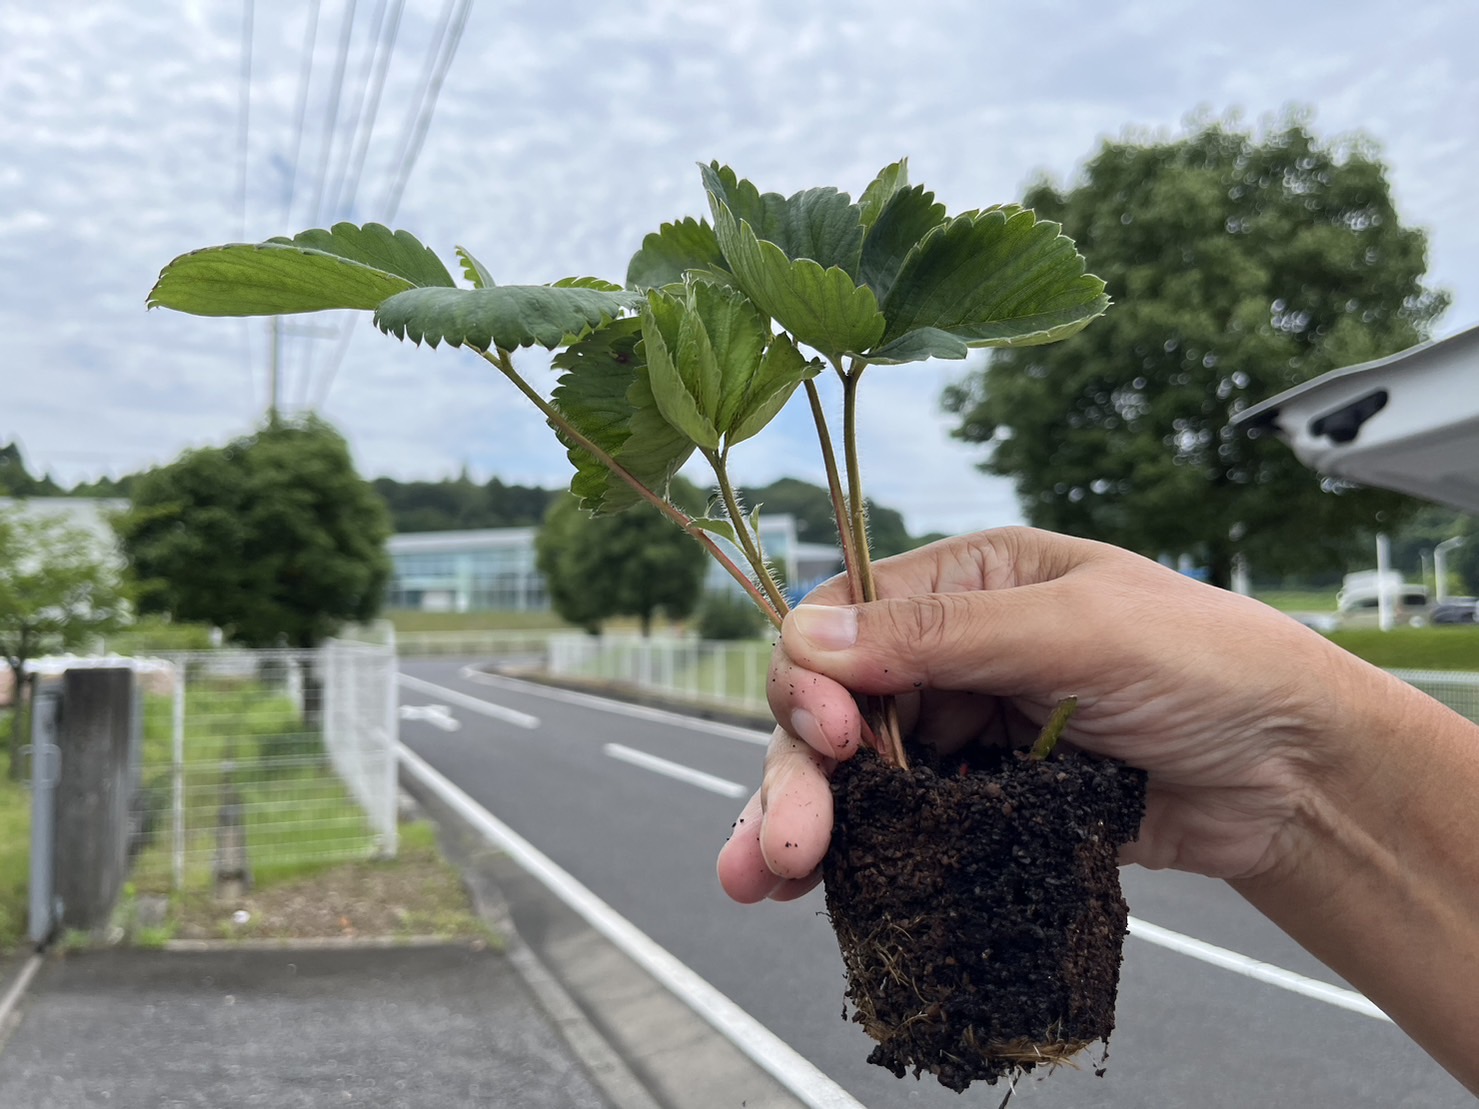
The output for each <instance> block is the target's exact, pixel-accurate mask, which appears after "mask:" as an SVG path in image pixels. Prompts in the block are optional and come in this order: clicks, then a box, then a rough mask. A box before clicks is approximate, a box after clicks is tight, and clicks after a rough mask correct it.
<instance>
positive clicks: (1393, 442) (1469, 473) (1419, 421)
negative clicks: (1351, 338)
mask: <svg viewBox="0 0 1479 1109" xmlns="http://www.w3.org/2000/svg"><path fill="white" fill-rule="evenodd" d="M1232 422H1233V425H1234V426H1235V427H1241V428H1243V429H1244V430H1247V431H1258V432H1264V433H1267V432H1272V433H1273V434H1275V435H1277V436H1278V437H1279V438H1280V439H1283V440H1284V441H1285V442H1286V443H1288V444H1289V445H1290V446H1291V447H1292V448H1293V449H1294V453H1295V454H1296V455H1297V456H1298V457H1299V460H1300V461H1301V462H1303V463H1304V464H1305V465H1307V466H1309V467H1311V468H1312V469H1315V470H1318V471H1319V472H1320V473H1322V474H1328V475H1329V476H1331V477H1338V478H1346V479H1348V480H1350V481H1354V482H1358V483H1359V484H1361V485H1371V486H1375V487H1377V488H1379V489H1394V490H1396V491H1398V492H1400V493H1410V494H1411V495H1413V496H1415V497H1421V498H1423V499H1424V500H1429V501H1436V502H1437V503H1439V504H1446V505H1450V506H1452V507H1454V508H1457V509H1460V510H1462V511H1464V512H1479V327H1470V328H1468V329H1467V330H1465V331H1460V332H1459V333H1457V334H1456V335H1450V336H1448V337H1447V338H1444V339H1438V340H1435V341H1433V342H1430V343H1424V344H1422V345H1421V346H1416V347H1413V348H1412V349H1410V350H1404V351H1402V352H1401V353H1400V354H1394V355H1391V356H1390V357H1388V358H1380V359H1377V360H1376V361H1375V362H1363V363H1361V364H1360V365H1358V366H1348V367H1346V368H1345V369H1341V370H1334V371H1332V372H1330V373H1327V374H1323V375H1321V376H1320V377H1317V378H1313V379H1312V380H1310V381H1306V382H1304V383H1303V384H1302V385H1296V386H1295V387H1294V388H1293V389H1288V390H1286V391H1285V392H1282V393H1280V394H1279V395H1278V396H1276V397H1272V398H1270V399H1269V400H1266V401H1264V402H1263V403H1262V404H1256V405H1254V406H1253V407H1252V408H1249V409H1247V410H1246V411H1244V412H1240V413H1239V414H1238V415H1237V416H1235V417H1233V421H1232Z"/></svg>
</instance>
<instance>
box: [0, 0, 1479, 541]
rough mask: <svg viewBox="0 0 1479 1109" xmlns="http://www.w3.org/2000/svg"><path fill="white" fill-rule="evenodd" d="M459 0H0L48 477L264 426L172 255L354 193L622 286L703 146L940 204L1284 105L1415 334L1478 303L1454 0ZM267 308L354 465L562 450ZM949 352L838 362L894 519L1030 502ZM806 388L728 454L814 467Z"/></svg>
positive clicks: (382, 212) (733, 161)
mask: <svg viewBox="0 0 1479 1109" xmlns="http://www.w3.org/2000/svg"><path fill="white" fill-rule="evenodd" d="M465 2H466V0H421V2H417V0H406V2H405V3H404V4H402V3H401V2H400V0H291V2H288V0H250V2H243V0H150V2H149V3H147V4H141V3H124V2H121V0H95V2H89V0H59V2H57V3H54V4H47V5H41V4H36V3H33V2H31V0H0V441H5V440H11V439H13V440H16V441H18V442H19V443H20V444H21V446H22V448H23V450H24V451H25V454H26V457H27V459H28V462H29V463H30V466H31V469H32V471H33V472H38V471H45V472H49V473H50V474H51V475H52V476H54V477H55V478H57V480H59V481H61V482H63V483H64V484H67V485H70V484H72V483H74V482H77V481H80V480H85V479H90V478H94V477H97V476H100V475H105V474H106V475H111V476H115V477H116V476H121V475H123V474H125V473H129V472H132V471H137V470H140V469H144V468H147V467H149V466H152V465H158V464H162V463H165V462H168V461H170V460H171V459H172V458H174V457H175V456H176V455H177V454H178V453H179V452H180V451H182V450H184V449H186V448H189V447H195V446H203V445H209V444H220V443H224V442H225V441H227V440H228V439H230V438H232V437H235V436H237V435H241V434H244V433H247V432H249V431H250V430H251V429H252V428H253V427H255V426H257V425H258V424H259V423H260V421H261V420H262V418H263V414H264V412H265V411H266V408H267V405H268V401H269V385H268V382H269V377H270V373H269V365H270V362H271V343H270V341H269V338H268V336H269V332H268V329H267V325H266V324H265V323H264V322H263V321H259V320H250V321H242V320H231V319H197V318H194V317H190V316H185V315H181V314H178V313H174V312H170V311H167V310H155V311H148V312H146V311H145V307H144V302H145V298H146V296H147V293H148V291H149V288H150V287H151V285H152V284H153V282H154V279H155V277H156V276H157V274H158V272H159V270H160V268H161V267H162V266H163V265H164V264H165V263H167V262H168V261H169V260H170V259H172V258H174V257H175V256H177V255H179V254H181V253H183V252H185V251H188V250H192V249H195V248H198V247H202V246H207V245H214V244H219V243H225V242H239V241H259V240H261V239H265V238H268V237H270V236H273V235H280V234H292V233H295V232H297V231H300V230H303V229H305V228H308V227H317V226H327V225H328V224H330V223H333V222H336V221H338V220H340V219H349V220H351V221H353V222H356V223H363V222H368V221H371V220H374V221H377V222H386V223H389V224H390V225H391V226H393V227H396V228H404V229H406V230H408V231H411V232H412V233H413V234H415V235H416V236H417V237H418V238H419V239H421V241H422V242H424V243H426V244H427V245H428V246H430V247H431V248H432V249H433V250H435V251H436V253H437V254H438V255H440V256H441V257H442V258H443V260H444V261H446V262H447V263H448V265H449V268H452V269H453V271H454V272H456V263H455V256H454V254H453V250H454V247H455V246H457V245H463V246H466V247H467V248H468V249H469V250H470V251H471V252H472V253H473V254H475V255H476V256H477V257H478V258H479V259H480V260H481V261H482V262H483V263H484V264H485V265H487V266H488V267H489V269H490V270H492V271H493V274H494V277H495V278H496V279H497V280H498V281H499V282H500V283H506V284H527V283H537V282H545V281H552V280H555V279H557V278H560V277H564V276H569V275H575V274H592V275H596V276H602V277H608V278H613V279H616V280H621V279H622V278H623V277H624V275H625V272H626V264H627V261H628V259H629V258H630V256H631V254H632V253H633V252H634V251H635V250H636V249H637V248H638V246H639V245H640V244H641V240H642V237H643V235H645V234H646V233H647V232H649V231H652V230H655V229H656V228H657V227H658V225H659V224H661V223H662V222H664V221H668V220H673V219H677V218H680V217H682V216H687V215H691V216H701V215H705V214H706V211H707V209H706V205H705V201H704V194H703V190H702V187H701V185H700V182H699V175H698V170H697V166H696V163H698V162H700V161H703V162H707V161H709V160H712V159H718V160H720V161H722V162H725V163H727V164H729V165H731V166H733V167H734V168H735V169H736V170H737V171H738V172H739V173H740V174H741V176H744V177H748V178H749V179H750V180H752V181H754V182H755V183H756V184H757V185H759V186H760V188H761V189H762V190H768V191H775V192H781V193H786V194H789V193H791V192H794V191H796V190H798V189H802V188H808V187H811V186H815V185H835V186H837V187H839V188H841V189H844V190H845V191H848V192H850V193H852V194H853V195H854V196H856V195H857V194H858V193H860V192H861V190H862V189H863V187H864V186H865V185H866V184H867V183H868V181H869V180H871V179H872V177H873V175H874V174H875V173H876V172H877V170H878V169H879V168H881V167H882V166H884V165H886V164H888V163H890V162H892V161H895V160H896V159H898V158H899V157H902V156H907V157H908V159H909V165H910V173H911V177H912V179H913V180H914V181H916V182H922V183H924V184H926V185H927V186H929V187H930V188H932V189H933V190H934V191H935V192H936V194H937V196H938V198H939V199H940V200H941V201H943V202H944V203H945V204H946V206H947V208H948V209H949V210H950V211H959V210H962V209H967V208H975V207H980V206H984V205H987V204H992V203H998V202H1005V201H1011V200H1014V199H1017V198H1019V197H1020V196H1021V194H1022V192H1023V191H1024V189H1025V188H1026V187H1027V186H1028V185H1029V184H1031V183H1032V182H1033V181H1034V180H1036V179H1038V178H1039V177H1042V176H1047V177H1049V178H1051V179H1052V180H1053V181H1055V182H1057V183H1059V184H1071V183H1072V182H1073V180H1074V175H1075V173H1076V172H1077V171H1078V170H1079V169H1080V168H1081V167H1082V165H1083V163H1084V162H1085V161H1086V160H1087V159H1088V158H1089V157H1090V156H1092V154H1093V153H1094V151H1095V150H1096V149H1097V148H1098V146H1099V145H1100V144H1101V143H1102V142H1103V141H1104V140H1105V139H1106V138H1120V137H1124V136H1125V135H1127V134H1134V135H1153V136H1160V137H1165V138H1170V137H1174V136H1176V135H1178V134H1181V133H1184V131H1185V128H1186V127H1187V126H1188V121H1189V120H1193V119H1206V118H1226V117H1229V116H1233V115H1236V116H1237V117H1239V118H1241V119H1242V120H1244V121H1246V122H1247V123H1249V124H1251V125H1254V126H1264V125H1266V124H1267V123H1268V121H1270V120H1277V119H1279V118H1281V115H1282V113H1284V112H1285V111H1287V110H1288V109H1290V108H1294V109H1297V110H1300V111H1304V112H1307V113H1309V116H1310V120H1311V126H1312V127H1313V128H1314V130H1315V131H1316V133H1318V134H1319V135H1321V136H1322V137H1325V138H1335V137H1338V136H1344V135H1350V134H1352V133H1355V132H1359V133H1361V134H1363V135H1364V136H1365V137H1366V138H1368V139H1370V140H1372V141H1374V143H1375V144H1376V145H1377V148H1378V150H1379V152H1380V156H1381V158H1382V160H1383V161H1384V162H1385V163H1386V165H1387V166H1388V167H1389V179H1390V181H1391V183H1392V186H1393V191H1394V194H1395V197H1396V201H1397V206H1398V210H1399V213H1400V214H1401V216H1402V218H1403V220H1404V222H1405V223H1407V224H1409V225H1413V226H1417V227H1421V228H1423V229H1424V230H1426V231H1427V232H1428V234H1429V245H1430V259H1429V261H1430V266H1429V278H1430V281H1431V282H1432V283H1434V284H1436V285H1438V286H1440V287H1442V288H1445V289H1447V290H1448V291H1449V292H1450V293H1451V294H1452V297H1453V301H1452V306H1451V308H1450V309H1449V311H1448V313H1447V314H1446V315H1445V316H1444V317H1443V319H1442V320H1440V321H1439V324H1438V327H1437V332H1436V334H1437V335H1438V336H1442V335H1445V334H1450V333H1452V332H1456V331H1458V330H1461V329H1462V328H1463V327H1465V326H1467V325H1471V324H1473V323H1475V322H1479V220H1476V219H1475V218H1474V216H1473V208H1474V196H1475V185H1474V182H1476V181H1479V129H1476V123H1475V121H1476V120H1479V65H1476V64H1475V53H1474V50H1475V43H1479V5H1475V4H1473V3H1472V0H1451V2H1442V0H1402V2H1392V0H1364V2H1363V0H1341V2H1339V3H1336V2H1334V0H1314V2H1311V3H1306V4H1289V3H1287V2H1277V3H1275V2H1271V0H1246V2H1244V3H1241V4H1238V5H1233V6H1228V5H1208V4H1205V3H1203V2H1201V0H1189V2H1178V0H1163V2H1127V3H1119V4H1104V3H1089V2H1081V0H1039V2H1035V3H1030V4H1029V3H1003V2H999V0H909V2H907V3H899V2H897V0H889V2H883V0H846V2H842V0H815V2H812V3H796V2H795V0H754V2H744V0H739V2H737V0H727V2H724V3H716V2H711V0H627V2H624V3H621V4H596V3H590V2H584V3H582V2H575V0H509V2H495V0H471V2H470V5H469V6H468V7H466V9H465V11H466V18H465V22H460V21H459V18H458V17H459V15H460V14H461V13H462V12H463V11H464V8H463V4H464V3H465ZM248 12H249V13H250V23H251V34H250V35H249V36H248V35H246V34H244V29H245V25H246V22H247V13H248ZM459 25H460V26H461V34H460V36H458V35H457V34H456V33H455V31H456V28H457V27H458V26H459ZM392 28H393V29H394V35H393V37H392V36H391V34H390V31H391V30H392ZM444 28H446V30H445V31H444V30H443V29H444ZM377 29H378V34H377ZM248 41H249V42H250V54H249V58H248V57H244V53H245V52H244V49H243V45H244V42H248ZM453 41H455V43H456V48H455V51H454V50H452V49H451V43H452V42H453ZM310 46H311V48H310ZM439 47H440V49H439ZM438 58H445V59H447V62H446V64H444V65H443V64H439V63H438V61H437V59H438ZM381 74H383V77H381V76H380V75H381ZM305 75H306V82H305ZM432 88H435V89H436V90H437V95H436V97H435V100H434V101H433V102H431V103H430V104H429V103H428V99H429V98H428V96H427V95H426V93H425V90H428V89H432ZM377 90H378V96H377V94H376V93H377ZM244 92H245V95H244ZM243 107H245V112H243ZM428 109H429V111H428ZM416 119H424V120H426V121H427V122H426V125H425V126H424V128H423V129H422V131H421V135H422V138H421V141H420V142H419V143H418V142H417V141H415V135H416V130H417V129H416V127H415V120H416ZM331 121H332V125H331ZM398 181H399V182H401V185H400V186H399V188H398V187H397V182H398ZM397 194H399V195H398V196H397ZM286 332H287V333H286V334H285V336H284V340H283V343H282V348H281V357H280V361H279V366H280V372H279V392H278V396H279V403H280V406H281V408H282V409H283V410H284V411H286V412H296V411H301V410H305V409H308V408H313V409H316V410H317V411H319V412H320V413H321V414H322V415H323V416H324V417H325V418H326V419H328V420H329V421H330V422H332V423H333V424H334V425H335V426H336V427H338V428H339V430H340V431H341V432H343V434H344V435H345V436H346V438H347V439H348V440H349V442H350V445H351V447H352V450H353V452H354V456H355V460H356V463H357V465H358V466H359V468H360V471H361V472H362V473H364V474H365V475H366V476H382V475H384V476H390V477H395V478H399V479H402V480H411V479H430V480H435V479H439V478H443V477H449V476H454V475H456V474H457V473H459V472H460V471H462V470H463V469H464V468H465V469H466V470H467V472H469V473H470V474H471V475H472V476H473V477H474V478H475V479H477V480H479V481H483V480H487V479H488V478H491V477H498V478H500V479H501V480H503V481H505V482H508V483H520V484H534V485H543V486H556V485H560V484H563V483H564V482H565V481H566V480H567V479H568V472H567V469H566V462H565V458H564V453H563V451H562V450H561V449H560V448H559V446H558V445H557V444H556V442H555V440H554V438H553V436H552V435H551V434H550V432H549V430H548V429H547V428H546V427H545V426H544V423H543V420H542V418H541V417H539V416H538V414H537V413H536V412H535V411H534V409H533V408H532V406H530V405H528V404H527V402H526V401H524V400H523V399H522V398H520V397H518V396H517V395H516V394H515V393H514V391H513V390H512V389H511V387H509V385H508V384H507V383H506V382H505V381H503V380H502V379H501V378H499V377H497V375H496V374H495V373H494V372H493V371H492V369H491V368H490V367H487V366H486V365H485V364H484V363H483V362H481V361H480V360H479V359H478V358H477V357H476V356H474V355H472V354H470V353H468V352H465V351H454V350H449V349H445V348H444V349H442V350H439V351H435V352H433V351H430V350H428V349H424V348H422V349H418V348H416V347H414V346H412V345H410V344H403V343H399V342H397V341H396V340H394V339H391V338H388V337H386V336H383V335H381V334H379V333H378V332H376V331H375V330H374V328H373V326H372V325H371V323H370V321H369V317H368V315H354V314H345V313H335V314H323V315H319V316H297V317H292V319H291V320H290V321H289V323H288V326H287V327H286ZM519 361H520V368H521V371H522V372H523V373H524V374H525V375H526V376H527V377H529V378H530V379H531V380H532V381H533V382H534V383H535V384H536V385H537V386H538V387H540V388H541V389H545V390H548V389H549V388H550V387H551V386H552V385H553V379H552V377H551V375H550V373H549V371H548V369H547V359H543V358H541V357H539V356H537V355H533V354H529V353H528V352H525V353H524V354H523V355H522V357H521V358H520V360H519ZM973 364H974V363H971V362H968V363H961V362H934V363H925V364H921V365H916V366H908V367H877V368H875V369H873V370H871V371H870V373H869V375H868V377H867V378H865V380H864V384H863V389H862V394H861V397H862V399H861V417H860V435H861V439H862V450H863V456H864V472H865V479H866V482H867V486H868V490H869V492H870V495H871V496H872V497H873V498H874V499H875V500H876V501H877V502H879V503H881V504H885V505H888V506H890V507H893V508H897V509H899V510H900V511H902V512H903V513H904V516H905V520H906V522H907V524H908V526H909V527H910V529H911V531H913V532H915V533H916V534H919V533H923V532H926V531H946V532H959V531H967V530H972V529H974V528H977V527H982V526H988V525H997V524H1007V523H1013V522H1018V521H1020V519H1021V518H1022V517H1021V513H1020V509H1019V508H1018V506H1017V504H1016V500H1015V497H1014V495H1013V492H1012V488H1011V486H1010V483H1009V482H1007V481H1005V480H1004V479H1001V478H992V477H987V476H985V475H982V474H981V473H979V472H978V471H977V469H976V467H975V464H976V462H977V461H979V458H980V454H979V448H972V447H970V446H968V445H966V444H961V443H958V442H955V441H953V440H952V439H950V437H949V431H950V428H951V420H950V418H949V417H948V416H947V415H945V414H944V413H942V412H941V410H940V405H939V398H940V394H941V391H942V389H943V388H944V386H945V385H946V384H948V383H949V382H951V381H953V380H956V379H958V378H959V377H961V376H962V375H963V374H964V373H965V372H967V371H968V369H969V368H970V366H971V365H973ZM799 402H801V398H800V396H799V395H798V397H797V403H793V405H792V407H790V408H788V409H787V411H786V412H785V413H783V414H782V416H781V417H780V418H779V419H778V420H777V421H776V423H775V424H773V425H772V426H771V427H770V428H769V429H767V430H766V431H765V432H764V433H762V435H761V436H759V437H757V438H756V439H755V440H753V441H751V442H750V443H749V444H747V445H746V446H742V447H740V448H737V450H736V452H735V455H734V458H733V461H732V465H733V469H734V472H735V474H736V476H737V478H738V479H739V480H740V481H742V482H745V483H751V484H759V483H763V482H768V481H770V480H773V479H775V478H778V477H782V476H794V477H799V478H803V479H805V480H810V481H814V482H817V483H821V482H822V480H823V471H822V467H821V461H820V456H819V454H818V452H817V448H816V446H815V441H814V438H813V436H812V432H811V427H810V422H809V417H808V416H807V414H806V412H805V411H804V403H799ZM746 448H748V449H746ZM693 476H700V475H697V474H696V473H695V474H694V475H693Z"/></svg>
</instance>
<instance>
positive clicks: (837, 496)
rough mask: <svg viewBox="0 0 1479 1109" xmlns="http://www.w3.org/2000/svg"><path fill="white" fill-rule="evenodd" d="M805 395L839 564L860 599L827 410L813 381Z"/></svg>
mask: <svg viewBox="0 0 1479 1109" xmlns="http://www.w3.org/2000/svg"><path fill="white" fill-rule="evenodd" d="M806 399H807V400H808V401H810V402H811V418H812V421H813V422H814V423H815V424H816V427H817V442H819V443H820V444H821V447H822V465H823V466H825V467H826V470H827V490H828V492H830V493H831V494H832V515H833V516H834V517H836V519H837V540H838V542H839V543H841V544H842V566H843V569H844V570H846V571H847V585H848V588H849V589H850V590H852V600H853V604H861V603H862V602H863V594H862V592H861V591H860V590H861V585H862V581H861V578H860V577H859V575H858V554H857V548H856V547H854V546H853V541H852V528H851V526H849V524H848V517H847V506H846V501H845V499H844V497H843V493H842V477H841V475H840V474H838V472H837V452H836V451H835V450H834V449H833V447H832V433H831V432H830V431H828V430H827V414H826V412H825V411H824V410H823V408H822V395H821V393H820V392H818V391H817V387H816V383H815V382H813V381H808V382H807V383H806Z"/></svg>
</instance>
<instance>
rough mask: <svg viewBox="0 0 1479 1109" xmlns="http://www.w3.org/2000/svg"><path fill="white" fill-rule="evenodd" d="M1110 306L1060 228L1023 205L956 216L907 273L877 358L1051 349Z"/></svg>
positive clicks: (926, 243)
mask: <svg viewBox="0 0 1479 1109" xmlns="http://www.w3.org/2000/svg"><path fill="white" fill-rule="evenodd" d="M1108 305H1109V298H1108V297H1107V296H1106V295H1105V293H1104V282H1102V281H1100V280H1099V279H1098V278H1097V277H1094V276H1093V275H1092V274H1088V273H1086V272H1085V269H1084V260H1083V257H1082V256H1081V255H1080V254H1079V253H1078V251H1077V250H1076V249H1075V248H1074V245H1073V242H1072V240H1070V239H1068V238H1066V237H1065V236H1063V235H1062V234H1060V229H1059V226H1058V225H1057V224H1056V223H1050V222H1046V221H1044V222H1039V221H1038V220H1037V218H1036V216H1035V215H1034V214H1033V213H1032V212H1030V211H1025V210H1020V209H1016V208H1015V206H1007V207H1003V208H998V209H993V210H988V211H986V212H982V213H979V214H975V215H970V216H957V217H956V218H955V219H953V220H951V221H950V222H949V223H946V224H942V225H940V226H939V227H937V228H935V230H933V231H931V232H930V233H929V234H928V235H927V236H926V237H925V238H924V240H923V241H922V242H921V243H919V245H918V246H917V247H915V249H914V250H913V251H911V252H910V254H909V257H908V258H907V259H906V260H905V262H904V264H903V265H902V266H901V267H900V269H899V273H898V276H897V277H896V278H895V280H894V283H893V285H892V287H891V288H890V290H889V293H888V296H887V297H886V299H885V300H884V304H883V313H884V315H885V316H886V317H887V319H888V328H887V330H886V331H885V332H884V334H883V337H882V338H881V339H880V340H879V341H878V346H877V348H876V349H874V350H871V351H869V352H868V353H867V358H868V361H870V362H910V361H917V360H919V359H921V358H931V357H933V358H964V357H965V356H966V352H967V350H968V349H969V348H971V347H987V346H995V347H1015V346H1032V345H1036V344H1040V343H1050V342H1054V341H1056V340H1058V339H1062V338H1066V337H1067V336H1069V335H1072V334H1073V333H1074V332H1076V331H1079V330H1080V329H1082V328H1083V327H1084V326H1085V325H1087V324H1088V322H1089V321H1090V320H1092V319H1094V318H1095V317H1096V316H1098V315H1100V314H1102V313H1103V311H1104V309H1105V308H1106V307H1108Z"/></svg>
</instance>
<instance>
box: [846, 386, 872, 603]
mask: <svg viewBox="0 0 1479 1109" xmlns="http://www.w3.org/2000/svg"><path fill="white" fill-rule="evenodd" d="M864 366H865V363H864V362H863V361H862V360H861V359H854V360H853V364H852V369H851V370H850V371H849V372H848V373H845V374H843V376H842V449H843V452H844V457H845V458H846V461H847V501H848V509H849V512H850V526H851V528H852V533H853V546H854V549H855V550H856V551H857V553H858V572H859V574H860V575H861V583H860V588H861V589H862V593H863V599H864V600H865V601H876V600H877V599H878V590H877V587H876V586H875V585H874V582H873V559H872V557H871V552H870V551H869V550H868V510H867V504H866V502H865V501H864V499H863V469H862V465H861V464H860V462H859V459H858V381H859V379H861V378H862V376H863V368H864Z"/></svg>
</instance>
